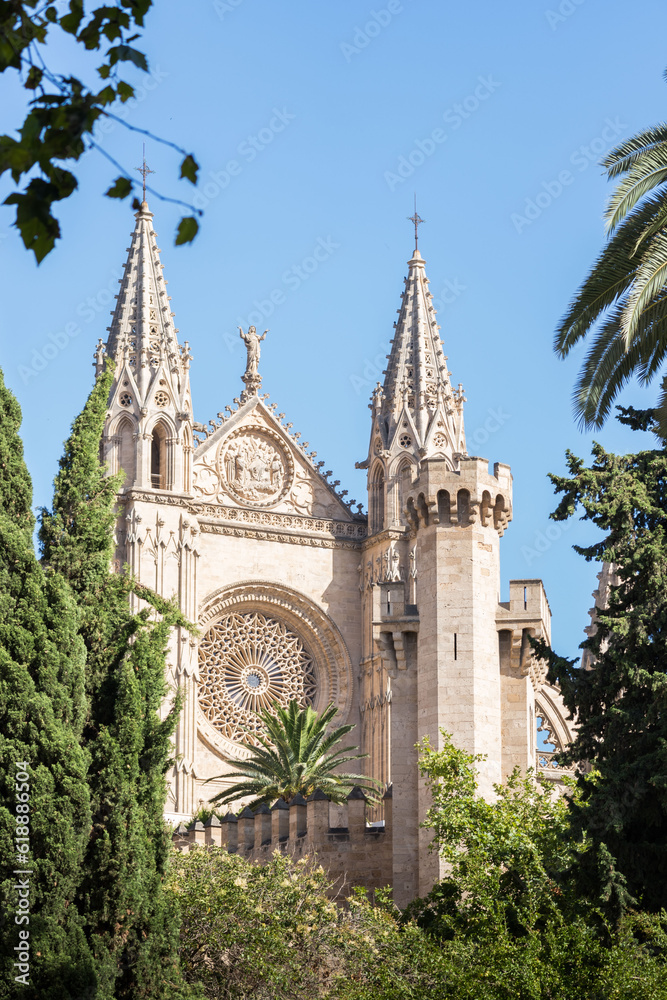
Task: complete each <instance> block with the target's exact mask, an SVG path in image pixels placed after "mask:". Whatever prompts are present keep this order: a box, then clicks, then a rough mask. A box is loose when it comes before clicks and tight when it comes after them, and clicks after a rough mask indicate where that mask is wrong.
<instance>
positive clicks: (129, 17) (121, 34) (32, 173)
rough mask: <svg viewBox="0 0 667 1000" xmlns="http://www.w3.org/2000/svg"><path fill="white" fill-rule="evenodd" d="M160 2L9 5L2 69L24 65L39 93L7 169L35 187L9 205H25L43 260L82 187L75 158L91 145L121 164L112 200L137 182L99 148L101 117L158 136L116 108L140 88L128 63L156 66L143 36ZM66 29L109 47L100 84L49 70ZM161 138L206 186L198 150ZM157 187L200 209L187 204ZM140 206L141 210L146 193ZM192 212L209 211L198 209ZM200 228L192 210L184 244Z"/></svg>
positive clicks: (13, 0)
mask: <svg viewBox="0 0 667 1000" xmlns="http://www.w3.org/2000/svg"><path fill="white" fill-rule="evenodd" d="M152 6H153V0H119V2H118V3H117V4H114V5H101V6H99V7H97V8H95V9H94V10H92V11H90V13H89V14H86V13H85V12H84V9H83V2H82V0H69V4H68V7H67V12H66V13H64V14H62V15H59V14H58V9H57V7H56V5H55V4H50V3H47V4H44V3H40V2H39V0H9V2H6V3H3V4H1V5H0V73H5V72H7V71H9V70H12V69H13V70H16V71H17V72H18V74H19V77H20V79H21V82H22V85H23V88H24V89H25V90H26V91H27V93H28V95H30V100H29V104H28V110H27V113H26V116H25V119H24V121H23V123H22V125H21V127H20V129H19V130H18V138H14V137H12V136H10V135H0V175H2V174H4V173H5V172H7V171H9V172H10V174H11V177H12V180H13V181H14V183H15V184H16V185H17V187H18V186H19V185H20V184H21V182H22V180H24V179H25V180H27V184H26V186H25V187H24V188H23V189H22V190H16V191H14V192H12V193H11V194H10V195H9V196H8V197H7V198H6V199H5V201H4V204H6V205H15V206H16V218H15V222H14V225H15V226H16V228H17V229H18V230H19V232H20V234H21V238H22V239H23V243H24V245H25V247H26V248H27V249H28V250H32V252H33V253H34V255H35V258H36V260H37V262H38V263H40V262H41V261H42V260H43V259H44V257H46V255H47V254H49V253H50V252H51V250H53V248H54V246H55V242H56V240H57V239H59V238H60V236H61V231H60V224H59V222H58V220H57V218H56V217H55V216H54V214H53V209H54V205H55V204H56V203H57V202H59V201H63V200H64V199H66V198H69V197H70V195H72V194H73V193H74V191H75V190H76V189H77V187H78V181H77V178H76V177H75V175H74V174H73V173H72V171H71V170H70V169H68V168H67V167H68V165H70V164H72V163H73V162H74V163H75V162H77V161H78V160H79V159H80V158H81V156H83V154H84V153H85V152H86V151H87V150H88V149H95V150H97V151H98V152H99V153H101V154H102V155H103V156H105V157H106V158H107V159H108V160H109V161H110V162H111V163H112V164H113V165H114V166H115V167H116V168H117V169H118V170H119V171H120V173H119V176H118V177H116V179H115V181H114V182H113V183H112V184H111V186H110V187H109V188H108V190H107V191H106V192H105V193H106V195H107V197H110V198H126V197H128V195H129V194H130V193H131V192H132V190H133V187H134V185H135V184H136V183H137V182H136V181H135V180H133V178H132V177H131V176H130V175H129V174H128V172H127V171H126V170H125V169H124V168H123V167H122V166H121V165H120V164H118V163H117V162H116V160H114V158H113V157H112V156H110V155H109V154H108V153H107V152H106V151H105V150H103V149H102V148H101V147H100V146H99V145H98V143H97V142H96V141H95V138H94V131H95V125H96V123H97V122H98V120H99V119H100V118H102V117H107V118H112V119H113V120H115V121H120V122H121V123H122V124H124V125H126V127H127V128H130V129H131V130H132V131H138V132H142V133H143V134H145V135H151V134H150V133H149V132H146V131H145V130H143V129H137V128H134V127H133V126H129V125H127V124H126V123H125V122H123V121H122V119H120V118H118V116H116V115H114V113H113V112H112V111H111V110H110V109H111V107H112V106H113V105H114V104H115V102H117V101H120V102H121V104H124V103H125V102H126V101H128V100H129V99H130V98H131V97H133V96H134V88H133V87H132V85H131V84H130V83H129V82H128V81H127V80H124V79H122V77H121V75H120V71H121V67H123V66H130V67H132V66H133V67H135V68H136V69H139V70H142V71H143V72H148V62H147V60H146V56H145V54H144V53H143V52H141V51H140V50H139V49H137V48H135V46H134V44H133V43H134V42H136V40H137V39H138V38H139V37H140V35H139V32H138V31H137V30H136V29H141V28H143V27H144V18H145V16H146V14H147V13H148V11H149V10H150V8H151V7H152ZM60 33H64V34H65V35H69V36H71V37H73V38H74V39H75V40H76V42H78V43H79V45H81V46H82V47H83V48H84V49H85V50H86V51H88V52H100V51H103V50H105V51H103V58H102V63H101V65H99V66H97V68H96V71H97V73H98V75H99V77H100V79H101V80H102V83H103V86H102V87H101V89H100V90H94V89H90V88H88V87H87V86H86V85H85V84H84V83H83V82H82V81H81V80H80V79H78V77H76V76H72V75H67V74H58V73H55V72H53V71H52V70H51V69H50V68H49V67H48V65H47V63H46V59H45V56H44V50H45V47H46V46H47V44H48V42H49V40H51V39H52V38H53V36H54V35H55V36H56V37H58V36H59V35H60V37H62V35H61V34H60ZM151 138H153V139H155V140H156V141H158V142H161V143H163V144H165V145H168V146H170V147H171V148H173V149H174V150H176V151H177V152H178V153H179V154H182V156H183V160H182V162H181V165H180V177H181V178H186V179H187V180H188V181H190V183H192V184H196V183H197V171H198V169H199V167H198V164H197V162H196V160H195V158H194V156H192V154H191V153H187V152H186V150H184V149H181V148H180V147H179V146H176V145H175V144H174V143H172V142H168V141H167V140H164V139H160V138H158V137H157V136H151ZM153 193H154V194H156V195H157V197H159V198H162V200H165V201H171V202H174V203H176V204H179V205H183V206H185V207H186V208H189V209H192V206H190V205H188V204H187V203H186V202H182V201H180V200H178V199H175V198H166V197H165V196H162V195H159V194H157V192H153ZM134 207H135V208H138V207H139V201H138V199H135V200H134ZM192 211H195V212H197V214H199V215H201V212H200V211H199V210H197V209H193V210H192ZM198 228H199V226H198V222H197V219H196V218H195V216H194V215H188V216H184V217H183V218H182V219H181V220H180V222H179V225H178V230H177V235H176V244H177V245H179V244H183V243H190V242H191V241H192V240H193V239H194V237H195V236H196V234H197V230H198Z"/></svg>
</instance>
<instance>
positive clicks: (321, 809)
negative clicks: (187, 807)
mask: <svg viewBox="0 0 667 1000" xmlns="http://www.w3.org/2000/svg"><path fill="white" fill-rule="evenodd" d="M382 805H383V807H384V824H383V825H375V826H369V825H368V824H367V821H366V814H367V809H368V806H367V802H366V798H365V796H364V794H363V792H362V791H360V790H359V789H354V790H353V791H352V792H351V793H350V795H349V797H348V800H347V803H346V805H345V806H343V807H342V808H337V807H334V806H333V805H332V804H331V803H330V801H329V799H328V798H327V797H326V795H324V794H323V793H322V792H319V791H318V792H315V794H314V795H311V796H309V798H308V799H307V800H306V799H304V798H303V797H302V796H301V795H297V796H296V797H295V798H294V799H293V800H292V802H291V803H290V805H289V806H288V805H287V804H286V803H285V802H283V801H282V800H279V801H278V802H276V803H275V805H274V806H272V807H271V808H270V809H269V807H268V806H262V807H260V809H258V810H257V811H256V812H255V813H252V812H251V811H250V809H247V808H246V809H244V810H243V812H242V813H241V814H240V815H239V816H238V817H236V816H234V814H233V813H228V814H227V816H225V818H224V819H223V820H222V821H220V820H219V819H218V818H217V817H216V816H212V817H211V818H210V819H209V820H208V822H207V823H205V824H204V823H201V822H196V823H191V824H190V826H189V827H186V826H185V825H184V824H181V825H180V826H179V827H178V828H177V830H176V831H175V832H174V836H173V840H174V844H175V846H176V847H178V848H179V849H180V850H191V849H192V848H193V847H195V846H197V845H200V846H204V847H206V846H215V847H223V848H225V849H226V850H227V851H229V852H230V853H233V854H239V855H240V856H242V857H244V858H246V860H248V861H256V862H260V863H261V862H262V861H267V860H268V859H269V858H270V856H271V854H272V853H273V852H274V851H281V852H282V853H283V854H289V855H291V856H292V857H293V858H295V859H298V858H302V857H306V856H311V857H313V858H314V859H315V860H316V861H317V862H319V864H321V865H322V867H323V868H324V869H325V871H327V872H328V874H329V876H330V878H331V879H333V880H334V882H335V885H334V893H335V894H338V893H341V892H342V893H343V895H346V894H348V893H349V891H350V889H351V887H352V886H363V887H364V888H366V889H368V890H374V889H380V888H382V887H384V886H390V885H391V884H392V853H393V852H392V799H391V791H389V792H388V793H387V794H386V795H385V797H384V799H383V803H382ZM369 812H370V810H369ZM332 819H333V820H334V821H335V822H336V823H340V825H336V826H331V825H330V823H331V820H332Z"/></svg>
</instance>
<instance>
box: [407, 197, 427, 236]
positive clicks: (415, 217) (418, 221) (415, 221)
mask: <svg viewBox="0 0 667 1000" xmlns="http://www.w3.org/2000/svg"><path fill="white" fill-rule="evenodd" d="M408 220H409V221H410V222H411V223H412V224H413V225H414V227H415V250H417V249H418V248H419V227H420V225H421V224H422V223H423V222H424V221H425V220H424V219H422V218H421V217H420V216H419V215H417V195H415V214H414V215H409V216H408Z"/></svg>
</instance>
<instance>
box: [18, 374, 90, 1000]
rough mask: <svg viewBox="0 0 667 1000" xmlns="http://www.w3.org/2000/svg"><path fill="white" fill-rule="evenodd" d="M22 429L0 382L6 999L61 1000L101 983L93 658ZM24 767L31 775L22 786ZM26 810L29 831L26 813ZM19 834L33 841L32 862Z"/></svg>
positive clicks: (80, 993)
mask: <svg viewBox="0 0 667 1000" xmlns="http://www.w3.org/2000/svg"><path fill="white" fill-rule="evenodd" d="M20 422H21V413H20V409H19V406H18V403H17V402H16V400H15V399H14V397H13V396H12V395H11V393H10V392H9V391H8V390H7V389H6V388H5V385H4V381H3V380H2V376H1V375H0V761H1V762H2V766H1V768H0V912H1V913H2V918H1V920H0V997H1V998H3V1000H4V998H9V997H14V996H17V995H19V994H20V995H21V996H23V997H26V998H32V997H37V996H39V997H43V998H45V1000H51V998H53V1000H55V998H56V997H63V996H81V995H84V994H86V993H87V992H88V990H89V989H90V988H91V985H92V983H93V982H94V977H93V962H92V958H91V954H90V951H89V947H88V943H87V941H86V938H85V935H84V929H83V922H82V920H81V919H80V916H79V914H78V912H77V909H76V906H75V905H74V901H75V896H76V889H77V885H78V879H79V873H80V866H81V863H82V859H83V855H84V851H85V846H86V840H87V836H88V831H89V827H90V800H89V793H88V787H87V784H86V772H87V768H88V763H89V757H88V754H87V753H86V751H85V750H84V749H83V748H82V747H81V745H80V736H81V730H82V727H83V723H84V718H85V713H86V700H85V695H84V650H83V644H82V642H81V640H80V638H79V637H78V635H77V624H78V617H77V610H76V606H75V604H74V601H73V599H72V596H71V594H70V592H69V589H68V587H67V586H66V584H65V582H64V581H63V579H62V578H61V577H59V576H58V575H57V574H53V573H48V574H45V573H44V571H43V570H42V568H41V567H40V565H39V564H38V562H37V560H36V558H35V555H34V551H33V544H32V529H33V526H34V519H33V515H32V511H31V500H32V489H31V483H30V478H29V476H28V472H27V469H26V467H25V464H24V462H23V455H22V446H21V442H20V439H19V436H18V430H19V426H20ZM19 763H21V765H22V764H23V763H25V764H26V768H25V769H26V770H27V771H28V775H29V777H28V781H27V782H25V781H24V780H23V779H22V780H21V782H19V783H18V785H19V787H18V789H17V781H16V777H15V776H16V774H17V766H16V765H17V764H19ZM23 770H24V769H23V767H22V766H21V767H19V769H18V771H19V773H22V772H23ZM26 802H27V804H28V806H29V813H28V817H29V823H28V825H27V826H26V825H25V823H27V820H26V821H25V823H22V822H20V817H19V813H18V811H17V805H18V804H19V803H21V810H22V811H23V808H24V803H26ZM17 817H18V820H17ZM18 835H21V836H22V837H23V836H26V835H27V836H28V837H29V848H30V853H29V855H28V856H27V858H26V857H25V856H24V855H22V854H20V853H19V852H18V850H17V842H16V841H15V837H17V836H18ZM24 843H25V841H23V842H22V846H23V844H24ZM26 861H27V863H26ZM15 869H28V870H30V872H31V874H30V876H28V880H29V885H30V922H29V924H26V923H20V924H17V923H16V922H15V918H16V917H17V915H19V914H20V911H19V893H18V892H17V888H18V885H17V881H18V880H20V879H23V878H25V876H18V875H16V874H14V870H15ZM19 919H22V918H21V917H20V916H19ZM19 929H21V930H28V931H29V933H30V938H29V941H30V951H31V956H32V958H31V976H30V987H24V986H23V985H21V984H19V983H16V982H15V979H14V977H15V976H16V975H17V974H18V970H17V969H15V968H14V966H13V963H14V962H15V961H16V952H15V950H14V949H15V948H16V947H17V946H18V945H19Z"/></svg>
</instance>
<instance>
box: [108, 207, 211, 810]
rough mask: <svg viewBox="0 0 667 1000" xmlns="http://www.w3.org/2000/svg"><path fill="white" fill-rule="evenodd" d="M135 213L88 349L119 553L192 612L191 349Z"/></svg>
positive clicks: (190, 756)
mask: <svg viewBox="0 0 667 1000" xmlns="http://www.w3.org/2000/svg"><path fill="white" fill-rule="evenodd" d="M135 219H136V223H135V226H134V232H133V233H132V237H131V240H130V246H129V247H128V248H127V259H126V262H125V267H124V270H123V277H122V278H120V279H119V281H120V289H119V292H118V295H117V303H116V308H115V310H114V312H113V313H112V317H113V318H112V321H111V326H110V327H109V328H108V334H109V336H108V339H107V343H106V346H104V345H103V344H102V342H101V341H100V343H99V345H98V348H97V352H96V356H95V364H96V372H99V371H100V370H101V367H102V365H103V364H104V363H105V358H108V359H110V360H111V361H112V362H113V365H114V380H113V385H112V387H111V392H110V395H109V410H108V414H107V421H106V428H105V433H104V437H103V442H102V445H103V457H104V459H105V461H106V462H107V465H108V468H109V471H110V472H112V473H116V472H118V471H120V470H121V469H122V470H123V471H124V473H125V481H124V483H123V486H122V487H121V491H120V496H119V501H120V504H121V515H120V517H119V520H118V527H117V542H118V549H117V561H118V564H119V566H122V565H127V566H129V569H130V570H131V572H132V573H133V574H134V576H135V578H136V579H137V580H139V581H140V582H141V583H144V584H146V585H147V586H149V587H151V588H153V589H154V590H156V591H157V593H159V594H162V595H164V596H167V597H172V596H176V597H177V598H178V601H179V604H180V606H181V609H182V610H183V612H184V614H185V615H186V617H187V618H188V619H189V620H191V621H196V620H197V603H196V563H197V559H198V554H199V553H198V546H197V539H198V534H199V530H198V525H197V522H196V518H193V517H192V516H191V515H190V514H189V512H188V510H187V506H186V503H187V498H188V497H191V496H192V456H193V420H192V402H191V398H190V376H189V369H190V361H191V356H190V353H189V350H188V343H187V341H186V342H185V344H184V345H183V346H181V345H180V344H179V342H178V337H177V334H178V330H177V329H176V327H175V326H174V313H173V312H172V311H171V307H170V305H169V303H170V296H169V295H168V294H167V282H166V281H165V279H164V277H163V274H162V269H163V267H164V265H163V264H161V263H160V250H159V248H158V245H157V237H156V234H155V231H154V229H153V214H152V212H150V211H149V209H148V205H147V204H146V202H145V201H144V202H142V204H141V207H140V209H139V211H138V212H137V213H136V216H135ZM181 633H182V634H181ZM196 652H197V651H196V643H195V642H194V640H192V638H191V637H190V635H189V634H188V633H187V632H185V631H182V630H181V629H176V630H175V634H174V635H173V636H172V640H171V655H170V664H171V666H170V676H169V677H168V681H169V683H170V685H171V686H172V687H174V688H182V689H185V691H186V692H187V697H186V705H185V709H184V711H183V715H182V716H181V720H180V723H179V726H178V731H177V737H176V742H177V746H176V750H177V753H178V755H179V760H178V764H177V766H176V770H175V774H174V776H173V789H174V798H175V800H178V801H180V802H181V803H182V807H183V809H184V810H187V809H195V808H196V804H197V800H196V798H195V794H194V781H193V775H194V765H193V760H194V754H195V741H196V726H195V714H194V706H195V704H196V697H195V687H194V684H195V680H196Z"/></svg>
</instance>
